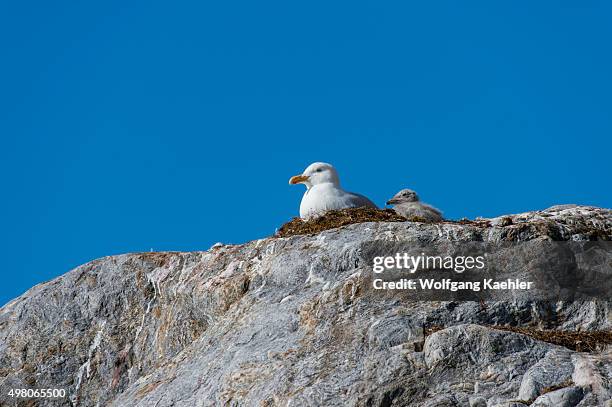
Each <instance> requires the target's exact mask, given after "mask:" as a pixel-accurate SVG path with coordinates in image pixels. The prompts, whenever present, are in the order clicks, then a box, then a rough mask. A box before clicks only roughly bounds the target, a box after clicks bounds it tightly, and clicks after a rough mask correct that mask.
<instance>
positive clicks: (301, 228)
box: [276, 207, 407, 237]
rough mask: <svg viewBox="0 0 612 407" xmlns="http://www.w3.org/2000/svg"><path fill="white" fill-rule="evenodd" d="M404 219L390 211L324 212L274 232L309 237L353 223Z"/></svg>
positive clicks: (294, 219) (291, 222)
mask: <svg viewBox="0 0 612 407" xmlns="http://www.w3.org/2000/svg"><path fill="white" fill-rule="evenodd" d="M405 221H407V219H406V218H404V217H403V216H400V215H398V214H397V213H395V211H393V210H392V209H375V208H367V207H363V208H348V209H341V210H334V211H329V212H326V213H325V214H323V215H321V216H319V217H317V218H314V219H310V220H303V219H300V218H293V219H292V220H291V221H289V222H287V223H285V224H284V225H283V226H281V227H280V228H279V229H278V232H276V236H277V237H288V236H295V235H310V234H316V233H319V232H322V231H324V230H329V229H334V228H339V227H341V226H346V225H350V224H353V223H364V222H405Z"/></svg>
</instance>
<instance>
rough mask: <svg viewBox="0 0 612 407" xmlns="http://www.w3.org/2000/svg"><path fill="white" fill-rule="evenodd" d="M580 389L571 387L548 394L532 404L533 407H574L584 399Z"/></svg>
mask: <svg viewBox="0 0 612 407" xmlns="http://www.w3.org/2000/svg"><path fill="white" fill-rule="evenodd" d="M582 396H583V392H582V389H581V388H580V387H576V386H571V387H565V388H563V389H559V390H555V391H551V392H549V393H546V394H544V395H542V396H540V397H538V398H537V399H535V401H534V402H533V404H531V406H532V407H574V406H576V405H578V403H579V402H580V400H581V399H582Z"/></svg>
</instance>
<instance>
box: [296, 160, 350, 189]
mask: <svg viewBox="0 0 612 407" xmlns="http://www.w3.org/2000/svg"><path fill="white" fill-rule="evenodd" d="M325 183H332V184H334V185H336V186H339V185H340V179H339V178H338V172H337V171H336V169H335V168H334V166H333V165H331V164H327V163H312V164H310V165H309V166H308V167H307V168H306V169H305V170H304V172H303V173H302V175H296V176H295V177H291V179H290V180H289V184H291V185H294V184H304V185H306V188H310V187H312V186H314V185H317V184H325Z"/></svg>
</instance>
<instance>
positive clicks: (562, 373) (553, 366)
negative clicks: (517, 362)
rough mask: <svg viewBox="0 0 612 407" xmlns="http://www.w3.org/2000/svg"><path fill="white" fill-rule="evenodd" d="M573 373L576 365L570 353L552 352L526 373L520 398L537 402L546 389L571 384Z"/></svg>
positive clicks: (557, 350) (562, 350) (561, 350)
mask: <svg viewBox="0 0 612 407" xmlns="http://www.w3.org/2000/svg"><path fill="white" fill-rule="evenodd" d="M573 371H574V365H573V363H572V360H571V354H570V352H569V351H567V350H565V349H554V350H551V351H549V352H548V353H547V354H546V355H545V356H544V357H543V358H542V359H540V360H539V361H538V362H537V363H536V364H534V365H533V366H531V367H530V368H529V370H527V372H525V374H524V375H523V379H522V381H521V388H520V390H519V395H518V398H519V399H521V400H535V399H536V398H537V397H538V396H539V395H540V394H542V391H543V390H544V389H546V388H550V387H554V386H558V385H559V384H561V383H566V382H571V378H572V373H573Z"/></svg>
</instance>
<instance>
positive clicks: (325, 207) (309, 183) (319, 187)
mask: <svg viewBox="0 0 612 407" xmlns="http://www.w3.org/2000/svg"><path fill="white" fill-rule="evenodd" d="M289 184H291V185H295V184H304V185H306V192H304V196H303V197H302V202H301V203H300V217H301V218H302V219H311V218H315V217H317V216H320V215H323V214H324V213H325V212H327V211H330V210H334V209H345V208H358V207H361V206H367V207H370V208H376V205H374V203H373V202H372V201H370V200H369V199H368V198H366V197H365V196H363V195H359V194H354V193H351V192H347V191H345V190H343V189H342V188H341V187H340V179H339V178H338V172H337V171H336V169H335V168H334V167H333V166H332V165H331V164H327V163H313V164H310V165H309V166H308V167H307V168H306V169H305V170H304V172H303V173H302V174H301V175H296V176H295V177H291V179H290V180H289Z"/></svg>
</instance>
